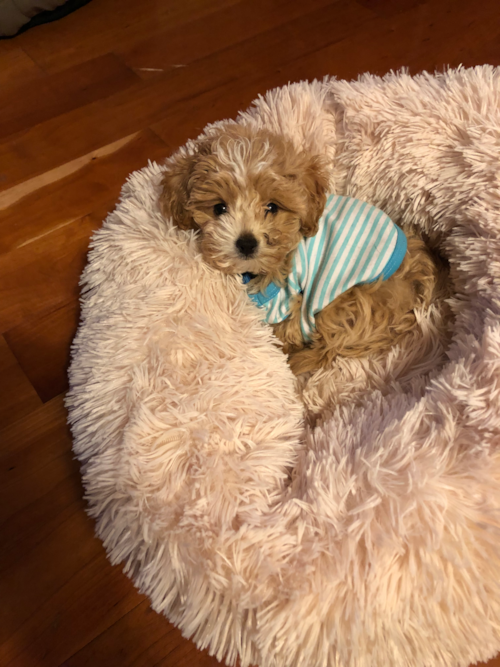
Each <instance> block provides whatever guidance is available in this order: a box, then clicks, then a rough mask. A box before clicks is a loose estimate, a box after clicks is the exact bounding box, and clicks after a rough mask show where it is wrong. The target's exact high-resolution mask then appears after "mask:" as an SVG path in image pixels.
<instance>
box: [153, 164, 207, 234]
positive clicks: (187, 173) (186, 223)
mask: <svg viewBox="0 0 500 667" xmlns="http://www.w3.org/2000/svg"><path fill="white" fill-rule="evenodd" d="M196 159H197V156H196V155H183V154H177V155H174V156H173V157H171V158H170V159H169V161H168V162H167V169H166V171H165V172H164V173H163V179H162V185H163V190H162V193H161V195H160V207H161V211H162V213H163V215H165V216H166V217H171V218H172V220H173V223H174V225H176V226H177V227H179V228H180V229H186V230H187V229H194V230H195V231H197V230H198V229H199V227H198V225H197V224H196V222H195V221H194V220H193V217H192V215H191V213H190V211H189V210H188V208H187V204H188V201H189V191H190V187H191V184H190V181H191V179H192V176H193V171H194V167H195V164H196Z"/></svg>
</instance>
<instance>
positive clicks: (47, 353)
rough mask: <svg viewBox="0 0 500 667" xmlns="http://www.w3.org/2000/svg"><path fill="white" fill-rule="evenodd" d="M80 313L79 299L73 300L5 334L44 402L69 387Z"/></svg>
mask: <svg viewBox="0 0 500 667" xmlns="http://www.w3.org/2000/svg"><path fill="white" fill-rule="evenodd" d="M79 315H80V306H79V303H78V301H71V302H70V303H67V304H65V305H64V306H61V307H60V308H57V309H56V310H54V311H52V312H50V313H47V314H46V315H43V316H41V317H34V318H32V319H29V320H27V321H25V322H23V323H22V324H20V325H19V326H17V327H15V328H14V329H11V330H10V331H8V332H7V333H6V334H5V340H6V341H7V343H8V345H9V347H10V349H11V350H12V352H13V353H14V355H15V357H16V359H17V361H18V363H19V365H20V367H21V369H22V370H23V372H24V373H25V375H26V377H27V378H28V379H29V381H30V382H31V384H32V385H33V387H34V389H35V391H36V393H37V394H38V396H39V397H40V399H41V400H42V401H43V402H44V403H45V402H46V401H49V400H50V399H52V398H54V397H55V396H57V395H58V394H60V393H62V392H63V391H66V389H67V388H68V366H69V362H70V349H71V343H72V341H73V338H74V337H75V333H76V330H77V327H78V319H79Z"/></svg>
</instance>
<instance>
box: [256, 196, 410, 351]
mask: <svg viewBox="0 0 500 667" xmlns="http://www.w3.org/2000/svg"><path fill="white" fill-rule="evenodd" d="M406 248H407V242H406V236H405V235H404V232H403V231H402V230H401V229H400V228H399V227H398V226H397V225H395V224H394V223H393V222H392V220H391V219H390V218H389V217H388V216H387V215H386V214H385V213H384V212H383V211H381V210H380V209H378V208H375V207H374V206H371V205H370V204H367V203H366V202H363V201H360V200H359V199H353V198H351V197H340V196H338V195H330V196H329V197H328V199H327V201H326V206H325V210H324V212H323V215H322V216H321V218H320V220H319V228H318V232H317V234H316V235H315V236H313V237H311V238H304V239H302V241H301V242H300V244H299V246H298V247H297V250H296V252H295V255H294V258H293V264H292V270H291V272H290V274H289V276H288V279H287V283H286V285H285V286H284V287H280V286H279V285H276V284H275V283H271V284H270V285H269V286H268V287H267V288H266V290H265V291H264V292H259V293H257V294H250V295H249V296H250V297H251V298H252V299H253V301H254V302H255V303H256V304H257V305H258V306H259V307H261V308H262V309H263V310H264V311H265V315H264V319H265V321H266V322H268V323H269V324H278V322H282V321H283V320H285V319H286V318H287V317H288V315H289V314H290V312H291V303H292V300H293V298H294V297H295V296H297V295H298V294H302V311H301V327H302V334H303V336H304V340H306V341H310V340H311V336H312V334H313V333H314V331H315V330H316V326H315V321H314V316H315V315H316V313H318V312H319V311H320V310H322V309H323V308H324V307H325V306H327V305H328V304H329V303H331V302H332V301H333V300H334V299H335V298H336V297H337V296H339V294H342V293H343V292H346V291H347V290H348V289H350V288H351V287H353V286H354V285H359V284H362V283H370V282H374V281H375V280H378V279H379V278H382V280H387V278H389V277H390V276H391V275H392V274H393V273H394V272H395V271H396V270H397V269H398V268H399V266H400V265H401V262H402V261H403V258H404V256H405V254H406ZM248 280H249V278H246V279H245V278H244V282H248Z"/></svg>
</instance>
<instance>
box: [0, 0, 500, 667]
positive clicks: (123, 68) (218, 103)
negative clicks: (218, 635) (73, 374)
mask: <svg viewBox="0 0 500 667" xmlns="http://www.w3.org/2000/svg"><path fill="white" fill-rule="evenodd" d="M499 43H500V5H499V3H498V1H497V0H483V2H481V3H475V4H474V6H473V7H471V3H470V2H468V1H467V0H432V1H431V0H309V1H308V2H302V0H273V1H272V2H268V1H266V0H184V1H183V2H177V1H176V0H161V1H160V0H142V1H141V2H140V3H139V2H137V0H94V2H90V3H89V4H87V5H86V6H84V7H83V8H81V9H80V10H79V11H76V12H74V13H73V14H71V15H69V16H68V17H66V18H65V19H63V20H61V21H57V22H54V23H52V24H47V25H44V26H40V27H38V28H36V29H33V30H28V31H27V32H25V33H24V34H22V35H19V36H17V37H16V38H15V39H13V40H5V41H0V334H2V335H0V599H1V600H2V605H0V665H2V667H4V666H5V667H153V666H155V667H174V666H175V667H183V666H184V667H188V666H189V667H215V665H216V664H219V663H218V662H217V661H216V660H215V659H214V658H211V657H210V656H208V654H207V653H206V652H201V651H198V650H197V649H196V648H195V646H194V645H193V644H192V643H191V642H190V641H189V640H186V639H183V638H182V636H181V633H180V632H179V631H178V630H177V629H175V628H174V627H173V626H172V625H171V624H169V623H168V621H167V620H166V619H165V618H164V617H163V616H161V615H158V614H156V613H155V612H154V611H152V610H151V608H150V607H149V603H148V600H147V599H145V598H144V596H141V595H140V594H139V593H138V592H137V591H136V590H135V589H134V587H133V586H132V584H131V582H130V581H129V579H128V578H127V577H126V576H125V575H124V574H123V573H122V571H121V568H120V567H112V566H111V565H110V564H109V562H108V561H107V559H106V557H105V553H104V549H103V546H102V544H101V543H100V541H99V540H98V539H96V538H95V536H94V524H93V522H92V520H90V519H89V518H88V516H87V515H86V513H85V500H84V497H83V496H84V492H83V488H82V485H81V481H80V469H79V465H78V463H77V462H76V461H75V459H74V457H73V454H72V452H71V435H70V432H69V429H68V426H67V424H66V411H65V408H64V391H65V390H66V388H67V364H68V361H69V350H70V344H71V341H72V339H73V336H74V333H75V331H76V327H77V322H78V314H79V305H78V296H79V288H78V280H79V276H80V273H81V271H82V269H83V267H84V265H85V262H86V253H87V247H88V243H89V239H90V236H91V234H92V233H93V231H94V230H95V229H97V228H98V227H99V226H100V225H101V222H102V220H103V219H104V218H105V216H106V214H107V213H108V212H109V211H111V210H112V209H113V208H114V206H115V203H116V200H117V198H118V196H119V193H120V188H121V186H122V184H123V182H124V180H125V178H126V176H127V174H128V173H130V172H131V171H134V170H136V169H139V168H141V167H142V166H144V165H145V164H146V163H147V161H148V159H151V160H156V161H162V160H163V159H164V158H165V157H166V156H167V155H168V154H170V153H172V152H173V151H175V150H176V149H177V148H178V147H179V146H180V145H182V144H183V143H184V142H185V141H186V140H187V139H188V138H193V137H196V136H197V135H198V134H199V133H200V132H201V131H202V129H203V127H204V126H205V125H206V124H207V123H209V122H213V121H216V120H219V119H222V118H227V117H235V116H236V114H237V112H238V111H239V110H240V109H242V108H245V107H247V106H248V105H249V104H250V102H251V101H252V99H254V98H255V97H256V96H257V95H258V94H259V93H264V92H265V91H266V90H267V89H269V88H272V87H276V86H280V85H283V84H286V83H287V82H288V81H296V80H300V79H303V78H308V79H313V78H321V77H323V76H325V75H335V76H338V77H341V78H348V79H349V78H355V77H357V76H359V75H360V74H361V73H363V72H364V71H371V72H373V73H378V74H385V73H386V72H388V71H389V70H391V69H398V68H400V67H402V66H405V67H408V68H409V70H410V72H411V73H417V72H419V71H421V70H424V69H426V70H430V71H432V70H434V69H438V70H440V69H442V68H443V67H444V66H445V65H448V64H449V65H452V66H457V65H459V64H460V63H463V64H464V65H470V66H472V65H479V64H483V63H484V62H489V63H492V64H500V50H499V47H498V45H499ZM443 667H444V666H443ZM450 667H452V666H451V665H450ZM488 667H500V658H497V659H495V660H492V661H490V662H489V663H488Z"/></svg>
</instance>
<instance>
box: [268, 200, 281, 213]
mask: <svg viewBox="0 0 500 667" xmlns="http://www.w3.org/2000/svg"><path fill="white" fill-rule="evenodd" d="M278 210H279V206H278V204H275V203H274V202H273V201H270V202H269V204H266V214H267V213H270V214H271V215H276V213H277V212H278Z"/></svg>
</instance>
